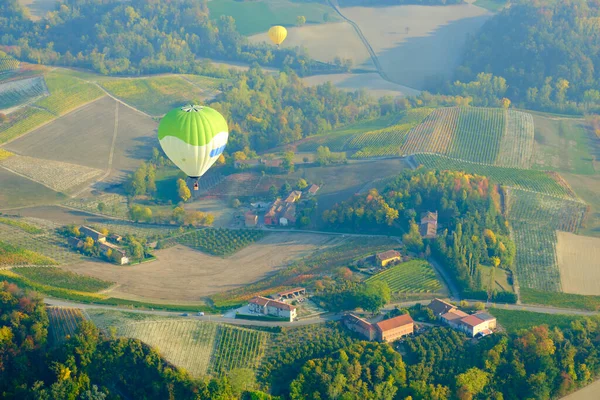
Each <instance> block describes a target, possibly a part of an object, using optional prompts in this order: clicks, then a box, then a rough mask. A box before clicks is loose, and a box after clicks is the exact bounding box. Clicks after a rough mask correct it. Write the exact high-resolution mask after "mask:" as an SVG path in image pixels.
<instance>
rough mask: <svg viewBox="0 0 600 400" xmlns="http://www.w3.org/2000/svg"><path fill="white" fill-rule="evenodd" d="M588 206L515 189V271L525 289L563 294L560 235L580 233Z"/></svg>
mask: <svg viewBox="0 0 600 400" xmlns="http://www.w3.org/2000/svg"><path fill="white" fill-rule="evenodd" d="M585 212H586V205H585V204H584V203H581V202H578V201H573V200H563V199H557V198H555V197H550V196H545V195H542V194H538V193H533V192H528V191H523V190H518V189H511V190H510V191H509V196H508V216H509V220H510V224H511V228H512V229H511V231H512V236H513V240H514V242H515V244H516V247H517V253H516V259H515V268H516V271H517V276H518V278H519V282H520V285H521V286H522V287H526V288H531V289H537V290H545V291H560V288H561V284H560V274H559V269H558V263H557V259H556V241H557V237H556V231H557V230H561V231H566V232H573V233H576V232H577V230H578V229H579V227H580V226H581V222H582V221H583V218H584V216H585Z"/></svg>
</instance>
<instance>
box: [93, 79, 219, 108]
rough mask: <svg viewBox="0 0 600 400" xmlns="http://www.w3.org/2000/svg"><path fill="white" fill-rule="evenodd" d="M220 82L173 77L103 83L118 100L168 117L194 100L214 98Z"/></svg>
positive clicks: (117, 80) (116, 80)
mask: <svg viewBox="0 0 600 400" xmlns="http://www.w3.org/2000/svg"><path fill="white" fill-rule="evenodd" d="M219 83H220V80H219V79H215V78H206V77H196V76H193V75H189V76H186V78H185V79H184V78H182V77H179V76H176V75H171V76H160V77H152V78H138V79H114V80H106V81H101V82H100V84H101V85H102V87H103V88H104V89H106V90H107V91H108V92H110V93H111V94H113V95H114V96H115V97H118V98H119V99H121V100H122V101H124V102H125V103H127V104H130V105H132V106H133V107H135V108H138V109H140V110H142V111H144V112H146V113H148V114H150V115H164V114H165V113H167V112H168V111H169V110H170V109H171V108H173V107H178V106H182V105H184V104H185V103H188V102H190V101H192V100H203V99H206V98H210V97H214V95H215V93H216V88H218V86H219ZM204 84H206V89H205V88H204ZM200 86H202V87H200Z"/></svg>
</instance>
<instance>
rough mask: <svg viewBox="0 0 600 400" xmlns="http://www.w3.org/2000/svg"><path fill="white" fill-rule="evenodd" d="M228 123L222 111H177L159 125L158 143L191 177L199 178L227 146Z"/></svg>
mask: <svg viewBox="0 0 600 400" xmlns="http://www.w3.org/2000/svg"><path fill="white" fill-rule="evenodd" d="M228 136H229V133H228V131H227V121H226V120H225V118H223V116H222V115H221V114H219V112H217V111H216V110H214V109H212V108H210V107H203V106H198V105H187V106H184V107H181V108H175V109H173V110H171V111H169V112H168V113H167V115H165V116H164V118H163V119H162V120H161V121H160V124H159V125H158V140H159V142H160V146H161V147H162V149H163V150H164V152H165V154H166V155H167V157H169V158H170V159H171V161H173V163H174V164H175V165H176V166H177V167H179V169H181V170H182V171H183V172H185V173H186V175H187V176H189V177H190V178H192V179H193V180H194V182H195V183H194V190H198V179H199V178H200V177H201V176H202V175H204V173H205V172H206V171H208V169H209V168H210V167H211V166H212V165H213V164H214V163H215V161H217V159H218V158H219V156H220V155H221V153H223V150H225V146H226V145H227V138H228Z"/></svg>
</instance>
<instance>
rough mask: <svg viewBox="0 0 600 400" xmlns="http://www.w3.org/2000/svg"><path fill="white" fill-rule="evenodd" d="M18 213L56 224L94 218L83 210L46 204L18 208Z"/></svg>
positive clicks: (78, 222) (77, 222) (79, 221)
mask: <svg viewBox="0 0 600 400" xmlns="http://www.w3.org/2000/svg"><path fill="white" fill-rule="evenodd" d="M0 171H1V170H0ZM32 183H33V182H32ZM19 214H20V215H22V216H24V217H27V218H34V219H43V220H45V221H47V223H50V224H56V225H68V224H83V223H84V222H85V221H86V220H87V221H89V220H93V218H95V216H94V215H92V214H88V213H86V212H83V211H77V210H70V209H68V208H64V207H60V206H46V205H44V206H37V207H29V208H22V209H20V210H19Z"/></svg>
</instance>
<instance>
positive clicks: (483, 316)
mask: <svg viewBox="0 0 600 400" xmlns="http://www.w3.org/2000/svg"><path fill="white" fill-rule="evenodd" d="M434 302H435V303H434ZM432 305H433V307H432ZM448 306H451V307H452V308H448ZM429 308H430V309H432V311H433V312H434V314H435V315H436V316H439V317H440V319H441V320H442V322H443V323H445V324H447V325H448V326H450V327H452V328H454V329H456V330H459V331H462V332H464V333H466V334H467V335H469V336H471V337H474V336H476V335H477V334H480V333H481V334H484V335H489V334H491V333H492V331H493V330H494V329H496V317H494V316H492V315H490V314H488V313H484V312H478V313H476V314H473V315H469V314H467V313H466V312H463V311H461V310H459V309H458V308H456V307H454V306H452V305H451V304H449V303H446V302H445V301H442V300H439V299H435V300H433V301H432V302H431V304H429ZM444 310H447V311H446V312H445V313H443V314H438V312H441V311H444Z"/></svg>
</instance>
